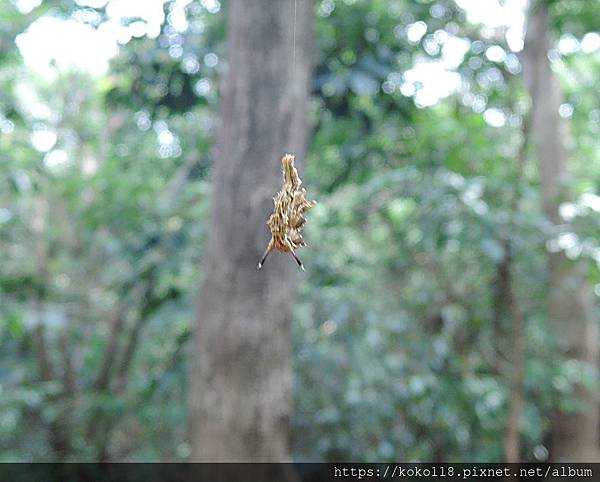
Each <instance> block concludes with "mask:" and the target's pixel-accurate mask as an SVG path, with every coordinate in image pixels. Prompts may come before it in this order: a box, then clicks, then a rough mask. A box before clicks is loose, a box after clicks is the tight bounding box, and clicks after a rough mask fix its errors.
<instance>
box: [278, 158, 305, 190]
mask: <svg viewBox="0 0 600 482" xmlns="http://www.w3.org/2000/svg"><path fill="white" fill-rule="evenodd" d="M295 159H296V157H295V156H294V155H293V154H286V155H285V156H283V158H282V159H281V164H282V165H283V182H284V184H287V185H289V186H291V187H292V188H293V189H297V188H298V187H299V186H300V184H302V181H300V177H299V176H298V171H297V170H296V167H295V166H294V161H295Z"/></svg>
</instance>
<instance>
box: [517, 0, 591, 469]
mask: <svg viewBox="0 0 600 482" xmlns="http://www.w3.org/2000/svg"><path fill="white" fill-rule="evenodd" d="M549 50H550V27H549V14H548V3H547V2H545V1H539V2H535V3H534V4H533V6H532V9H531V12H530V15H529V20H528V25H527V36H526V39H525V52H524V59H523V67H524V75H525V80H526V83H527V88H528V90H529V92H530V95H531V100H532V112H531V117H532V134H533V140H534V141H535V144H536V149H537V155H538V159H539V172H540V177H541V188H542V197H543V206H544V211H545V213H546V215H547V217H548V219H549V220H551V221H552V222H553V223H554V224H560V223H561V221H560V216H559V211H558V209H559V206H560V204H561V202H563V201H565V200H566V199H568V186H567V184H566V181H567V180H568V160H567V153H566V150H565V147H564V145H563V143H562V139H563V136H564V128H565V126H564V125H563V123H562V122H561V118H560V116H559V114H558V109H559V106H560V104H561V102H562V99H561V92H560V86H559V84H558V80H557V79H556V77H555V76H554V75H553V73H552V69H551V66H550V62H549V60H548V51H549ZM548 267H549V274H550V286H549V290H550V291H549V301H550V306H549V316H550V319H551V321H552V323H553V326H552V328H553V330H554V332H555V333H556V336H557V339H558V344H559V348H560V350H561V353H562V354H564V355H565V356H567V357H569V358H571V359H574V360H577V361H579V362H580V363H581V364H582V365H583V366H585V367H586V369H587V370H590V371H591V375H592V377H593V379H594V380H595V379H597V371H598V333H597V325H596V320H595V318H594V298H593V293H592V291H591V288H590V286H589V285H588V284H587V283H586V280H585V276H584V272H583V266H582V265H581V264H580V263H574V262H572V261H569V260H568V259H567V258H566V257H565V256H564V254H563V253H549V254H548ZM576 396H577V397H578V398H579V399H580V400H582V401H583V402H584V403H585V409H584V410H582V411H580V412H578V413H574V414H573V413H564V412H559V413H556V414H555V417H554V420H553V427H552V432H553V433H552V446H551V457H552V459H553V460H556V461H570V462H584V461H586V462H598V461H600V453H599V450H598V440H599V417H598V415H599V411H598V398H597V396H596V395H595V394H594V393H593V392H592V391H590V390H586V389H585V388H584V387H583V386H582V385H578V386H577V387H576Z"/></svg>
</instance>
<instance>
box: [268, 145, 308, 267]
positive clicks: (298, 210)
mask: <svg viewBox="0 0 600 482" xmlns="http://www.w3.org/2000/svg"><path fill="white" fill-rule="evenodd" d="M294 161H295V157H294V156H293V155H292V154H286V155H285V156H283V158H282V159H281V164H282V166H283V187H282V188H281V190H280V191H279V192H278V193H277V194H276V195H275V197H274V198H273V203H274V208H273V214H271V216H270V217H269V220H268V221H267V226H269V229H270V230H271V240H270V241H269V244H268V245H267V249H266V250H265V252H264V254H263V257H262V259H261V260H260V261H259V262H258V266H257V269H261V268H262V267H263V265H264V263H265V260H266V259H267V257H268V256H269V254H271V252H272V251H273V250H274V249H277V250H279V251H282V252H284V253H290V254H291V255H292V256H293V257H294V259H295V260H296V263H298V266H300V268H301V269H302V270H304V265H303V264H302V261H300V259H299V258H298V256H296V250H297V249H299V248H301V247H302V246H306V243H305V242H304V239H303V238H302V234H301V233H300V231H301V230H302V227H303V226H304V224H305V223H306V218H305V217H304V212H305V211H307V210H308V209H311V208H313V207H315V206H316V205H317V202H316V201H308V200H307V199H306V189H304V188H301V186H302V180H301V179H300V176H299V175H298V171H297V170H296V166H294Z"/></svg>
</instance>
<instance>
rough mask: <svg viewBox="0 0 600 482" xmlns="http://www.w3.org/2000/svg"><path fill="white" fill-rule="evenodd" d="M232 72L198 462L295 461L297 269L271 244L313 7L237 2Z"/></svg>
mask: <svg viewBox="0 0 600 482" xmlns="http://www.w3.org/2000/svg"><path fill="white" fill-rule="evenodd" d="M228 29H229V30H228V41H229V70H228V72H227V74H226V77H225V79H224V85H223V100H222V112H221V122H222V123H221V126H220V131H219V135H218V139H217V145H216V150H215V159H214V165H215V168H214V169H215V170H214V178H213V192H212V207H211V215H210V234H209V238H208V245H207V248H206V252H205V253H204V265H203V277H204V281H203V284H202V289H201V291H200V299H199V311H198V321H197V325H196V327H195V350H194V360H193V366H192V373H191V377H192V380H191V395H190V420H191V424H190V429H191V431H190V438H191V444H192V456H191V459H192V460H193V461H204V462H208V461H211V462H213V461H237V462H242V461H253V462H256V461H285V460H288V458H289V442H288V439H289V420H290V414H291V404H292V393H291V390H292V383H291V376H292V373H291V360H290V357H291V322H292V308H293V301H294V289H295V283H294V278H295V272H296V271H297V269H298V268H297V266H296V264H295V263H294V261H293V260H292V259H291V258H289V256H284V255H281V254H275V255H273V256H272V257H271V258H269V260H268V262H267V264H266V265H265V268H263V270H262V271H257V269H256V264H257V262H258V260H259V258H260V255H261V254H262V252H263V250H264V249H265V246H266V245H267V242H268V241H269V232H268V230H267V227H266V225H265V223H266V221H267V218H268V216H269V214H270V212H271V210H272V206H273V200H272V196H273V195H274V194H275V192H276V191H277V190H278V189H279V187H280V184H281V162H280V160H281V157H282V155H283V154H284V153H285V152H288V151H292V152H295V153H296V154H297V160H298V161H300V162H302V160H303V158H304V155H305V148H306V141H307V137H308V125H307V120H306V111H307V102H308V93H309V89H308V87H309V79H310V63H311V62H310V60H311V36H312V31H311V30H312V0H298V4H297V41H296V47H297V53H296V68H295V72H293V69H292V67H293V66H292V59H293V54H292V46H293V31H294V2H293V0H286V1H283V0H277V1H273V0H232V1H231V2H230V3H229V26H228Z"/></svg>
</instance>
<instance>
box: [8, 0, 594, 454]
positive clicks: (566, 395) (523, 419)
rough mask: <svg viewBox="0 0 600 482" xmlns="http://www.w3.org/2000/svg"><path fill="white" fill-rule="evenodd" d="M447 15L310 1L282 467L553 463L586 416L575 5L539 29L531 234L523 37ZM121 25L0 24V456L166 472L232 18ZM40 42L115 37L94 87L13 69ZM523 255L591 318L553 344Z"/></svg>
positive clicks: (582, 159)
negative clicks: (301, 197) (290, 400)
mask: <svg viewBox="0 0 600 482" xmlns="http://www.w3.org/2000/svg"><path fill="white" fill-rule="evenodd" d="M299 1H302V0H299ZM129 3H131V4H133V3H135V2H129ZM472 3H473V2H468V1H466V0H463V1H456V2H454V1H452V0H418V1H416V0H415V1H409V0H316V1H315V5H314V12H313V21H314V35H313V36H312V38H313V43H314V48H313V56H312V57H313V61H314V67H313V69H314V73H313V76H312V80H311V90H312V93H311V97H310V101H309V106H308V111H309V119H310V126H311V133H312V134H311V137H310V141H309V148H308V154H307V156H306V161H305V163H304V165H305V168H304V181H305V184H306V186H307V188H308V190H309V194H310V197H311V198H314V199H317V200H318V201H319V205H318V206H317V207H316V208H315V209H314V210H312V211H311V212H310V213H309V214H310V216H309V223H308V224H307V228H306V231H307V234H306V238H307V240H308V242H309V245H310V247H309V248H307V249H305V250H303V251H302V252H301V257H302V259H303V261H304V263H305V265H306V266H307V273H306V274H304V273H302V274H301V275H298V282H299V284H298V296H297V299H296V302H295V304H294V322H293V330H292V331H293V357H292V365H293V373H294V392H293V393H294V404H293V407H294V409H293V416H292V428H291V438H292V456H293V457H294V458H295V459H297V460H302V461H305V460H307V461H322V460H325V461H326V460H353V461H382V460H403V461H409V460H410V461H431V460H435V461H465V462H477V461H501V460H505V459H509V460H510V459H511V457H514V450H515V447H516V454H517V458H518V459H522V460H528V461H544V460H547V459H548V458H549V457H550V456H551V455H552V454H554V453H561V452H560V448H557V446H556V444H557V442H556V440H557V439H556V437H555V436H554V435H555V429H556V426H560V423H561V422H560V420H561V418H562V419H563V420H565V419H566V420H567V422H569V421H570V422H569V423H575V425H574V426H575V429H581V428H582V426H583V425H581V424H582V423H584V424H585V423H592V427H593V423H594V420H596V421H597V416H598V413H600V410H599V406H598V403H597V398H595V397H596V395H595V393H597V388H598V387H597V385H598V379H597V364H598V358H597V346H598V335H597V331H594V330H597V323H598V322H597V320H598V302H597V300H598V296H600V270H599V267H600V245H599V242H598V239H599V236H600V196H599V195H598V190H599V188H600V155H599V153H600V143H599V142H600V141H599V138H600V136H599V134H600V99H599V97H598V82H597V79H598V78H599V77H600V35H599V34H598V31H600V24H599V23H598V22H599V20H598V19H599V17H598V15H597V13H598V11H599V9H600V4H599V3H598V2H597V1H596V0H554V1H544V2H539V5H540V6H538V8H539V9H542V10H543V11H545V12H548V15H549V17H548V18H549V19H550V22H549V24H548V25H549V28H550V30H549V31H550V34H551V42H552V43H551V48H550V50H549V51H548V52H546V53H547V56H544V58H545V59H546V60H547V62H548V65H549V66H551V72H552V75H553V76H554V77H553V78H554V79H558V80H559V83H560V89H561V90H562V92H563V94H564V95H563V99H562V100H561V102H560V106H559V108H558V113H559V114H560V115H559V116H556V117H557V119H559V122H560V123H563V125H564V126H565V127H566V129H564V131H560V132H561V134H560V136H559V137H558V139H559V141H560V143H561V144H562V145H564V146H565V147H566V151H567V156H568V162H569V171H570V175H569V176H567V177H561V178H560V179H559V180H558V181H557V182H558V184H560V186H561V189H564V190H565V191H566V192H568V195H565V196H564V197H562V198H561V199H560V202H558V201H557V204H556V206H557V212H558V214H559V216H553V215H552V212H551V211H552V206H551V207H550V209H549V208H548V203H547V202H545V201H544V200H545V199H547V198H548V196H547V195H546V194H545V193H544V183H543V182H541V180H540V179H541V177H540V172H542V171H543V168H542V167H540V166H542V165H543V162H544V159H543V158H541V157H540V149H538V148H537V147H536V143H537V141H536V139H539V138H540V137H539V136H538V137H536V135H535V133H536V129H539V126H540V125H541V126H544V125H546V124H548V125H550V123H551V119H549V118H547V117H545V118H542V121H541V122H539V119H538V122H537V124H536V121H535V119H533V118H532V117H535V116H534V115H533V114H531V112H532V105H533V103H532V97H533V95H530V93H531V90H529V91H528V90H527V88H526V84H525V83H524V81H523V70H526V69H527V66H526V65H524V63H525V62H527V60H526V59H527V57H525V56H524V54H523V51H522V48H523V43H522V42H523V36H522V34H521V31H520V27H523V26H524V25H523V24H524V22H520V24H519V21H518V17H517V20H516V23H513V24H510V25H509V24H506V25H505V24H502V22H500V21H499V24H498V25H491V24H490V23H489V20H486V19H485V18H477V17H476V16H475V15H474V14H473V12H476V11H481V6H480V7H479V8H477V7H473V6H472ZM483 3H485V4H486V5H487V4H489V5H490V7H489V8H492V4H493V5H494V6H495V5H501V6H502V5H504V7H506V8H508V7H507V5H509V4H510V5H512V4H514V3H515V2H514V0H513V1H512V2H500V4H498V3H497V2H496V1H495V0H489V2H481V4H483ZM517 3H518V4H519V5H521V6H522V5H523V2H517ZM124 4H127V2H123V1H117V0H111V1H110V2H108V3H107V2H106V1H100V0H77V1H72V0H44V1H43V2H42V1H34V0H32V1H23V0H19V1H17V0H10V1H8V2H3V3H2V4H1V5H0V153H1V155H0V460H1V461H34V460H35V461H41V460H114V461H123V460H136V461H165V460H166V461H178V460H187V459H188V458H189V457H190V454H191V453H192V446H193V444H194V443H195V442H194V440H193V439H192V438H190V436H189V432H188V425H189V424H188V422H189V419H188V415H187V414H188V394H189V390H188V387H189V384H190V377H191V376H193V375H192V374H191V373H190V366H191V363H192V359H193V358H194V357H196V356H197V350H196V347H195V345H194V343H193V342H192V337H191V332H192V329H193V326H194V323H195V322H196V318H198V313H197V309H196V305H197V298H198V291H199V287H200V286H201V280H202V279H203V278H204V273H203V266H206V264H202V261H203V254H204V252H205V245H206V240H207V237H208V235H209V232H210V229H211V228H210V223H209V201H211V202H213V203H218V202H220V201H221V200H219V199H212V200H211V199H210V192H211V191H210V188H211V179H212V176H211V174H212V172H213V147H214V143H215V139H216V133H217V131H218V130H219V128H220V127H221V126H220V121H219V116H218V114H219V105H220V99H221V96H220V93H219V89H218V86H219V82H221V79H222V77H223V75H224V74H225V72H226V71H227V67H228V57H227V55H228V51H227V49H226V45H227V42H226V40H227V28H226V19H227V17H228V13H229V7H230V5H229V2H226V1H223V2H222V3H219V1H218V0H167V1H164V2H148V3H147V4H146V7H144V8H142V9H141V11H143V12H147V13H148V15H147V16H144V15H142V14H141V13H139V12H140V9H138V10H137V11H136V13H134V14H129V13H128V11H127V9H126V8H124V7H123V5H124ZM153 12H154V13H153ZM531 12H532V10H530V13H529V18H531V16H532V15H534V13H531ZM468 13H469V15H467V14H468ZM131 15H132V16H131ZM508 17H510V15H509V16H507V18H508ZM524 18H525V17H524ZM484 20H486V21H484ZM508 20H510V21H511V22H512V21H513V20H514V18H508ZM52 22H62V23H60V24H59V27H58V29H60V28H65V29H67V28H69V29H72V31H73V32H79V33H78V34H77V35H78V36H76V34H75V33H74V34H72V36H71V37H68V38H69V41H68V45H63V46H62V47H60V49H62V50H63V51H65V50H66V51H70V50H69V49H70V48H73V47H72V44H78V43H79V44H80V45H79V48H80V49H81V45H84V46H85V44H86V42H87V41H89V39H92V38H95V37H91V36H92V35H93V34H97V35H105V36H108V37H110V38H113V39H118V42H114V45H113V44H110V42H109V43H108V44H109V45H113V47H114V52H112V53H111V52H109V53H108V54H106V57H107V58H109V59H110V63H109V66H108V68H107V69H103V68H101V67H102V65H101V61H100V60H101V57H102V56H103V55H104V52H103V51H101V50H98V48H95V47H94V44H93V43H90V44H89V45H88V46H87V47H85V48H84V50H86V56H85V58H93V59H96V60H97V61H98V63H97V64H95V63H93V62H91V63H90V64H89V65H83V66H82V62H83V61H79V63H78V62H77V61H65V60H64V58H63V57H61V56H60V55H59V54H56V55H54V54H52V53H50V54H49V58H50V57H52V56H53V55H54V57H55V58H54V60H52V61H48V59H46V60H45V63H43V65H42V64H39V63H38V64H36V63H35V62H34V60H35V55H34V54H31V44H30V43H28V39H29V40H30V39H31V38H32V37H33V34H32V32H35V31H36V29H38V30H39V31H42V32H43V29H42V28H41V27H40V26H42V27H43V26H44V25H46V26H47V25H50V26H51V24H52ZM289 22H290V23H289V28H290V29H291V28H292V24H293V6H292V4H291V3H290V19H289ZM515 25H516V27H515ZM519 25H520V27H519ZM511 27H512V29H511ZM78 28H79V29H80V30H77V29H78ZM56 31H57V30H47V32H56ZM70 31H71V30H69V32H70ZM300 34H302V32H300ZM41 35H43V34H41ZM86 35H90V37H86ZM36 45H39V44H36ZM102 45H104V44H102ZM28 46H29V47H28ZM113 47H111V48H113ZM28 48H29V50H28ZM60 49H59V50H60ZM34 50H35V49H34ZM109 50H110V49H109ZM28 52H29V54H28ZM113 53H114V55H113ZM32 59H34V60H32ZM61 59H62V60H61ZM99 59H100V60H99ZM532 62H533V61H532ZM98 65H100V67H98ZM532 65H533V64H532ZM534 95H535V94H534ZM542 100H543V101H544V102H545V101H546V100H547V99H545V100H544V99H542ZM533 102H535V99H533ZM548 102H550V101H548ZM553 112H555V110H554V111H553ZM550 135H552V134H550ZM231 142H233V140H232V141H231ZM282 154H283V153H282ZM268 162H269V163H270V165H272V169H273V170H274V171H277V170H278V169H279V167H278V166H279V164H278V163H279V160H278V159H277V158H273V159H268ZM235 174H236V175H237V176H246V175H250V174H248V173H245V172H238V173H235ZM240 202H243V200H241V201H240ZM265 220H266V217H265ZM255 228H256V230H263V231H264V233H262V234H261V236H262V235H264V236H265V240H266V233H267V232H266V228H265V227H264V226H262V225H259V226H256V227H255ZM548 253H561V256H563V258H564V259H561V261H560V263H561V266H562V267H563V268H561V269H563V271H561V273H562V274H561V275H560V278H561V280H562V281H561V282H564V283H566V284H568V285H569V283H570V285H569V286H570V287H571V288H572V291H571V294H570V295H569V296H568V299H569V300H571V302H573V303H575V304H577V303H579V305H577V306H582V304H583V305H585V307H587V308H590V309H591V310H592V319H593V321H592V323H591V324H589V323H588V324H587V325H585V326H586V327H587V328H586V329H587V331H585V334H584V335H581V333H582V332H580V331H576V333H578V334H577V335H576V337H575V338H576V339H575V340H574V341H571V342H570V344H567V345H568V346H567V347H566V348H565V349H561V346H562V345H561V343H562V341H563V339H565V337H568V333H569V331H570V330H575V328H573V327H574V326H575V325H577V324H578V323H579V321H578V320H575V319H573V320H566V321H568V322H569V323H567V324H566V325H565V324H564V323H563V325H562V326H563V327H562V328H557V325H556V324H555V323H553V320H552V318H553V315H552V313H553V312H552V306H555V305H556V300H555V302H554V305H553V300H552V296H553V295H552V294H553V293H555V292H556V290H554V288H553V286H554V285H553V284H552V279H554V278H553V273H554V274H556V272H557V271H556V269H555V268H553V266H554V265H553V264H552V261H549V254H548ZM550 259H552V256H550ZM286 261H288V260H286ZM204 262H206V261H205V260H204ZM252 262H255V261H254V258H253V259H252ZM290 263H291V261H290ZM268 267H269V265H267V266H266V267H265V269H267V268H268ZM553 269H554V271H553ZM574 271H576V273H577V276H574V275H572V273H573V272H574ZM205 282H206V280H205ZM592 292H593V293H592ZM587 293H589V295H590V297H588V298H586V296H587ZM573 300H575V301H573ZM577 300H580V301H577ZM581 300H583V301H581ZM586 300H587V301H586ZM586 303H587V304H586ZM563 305H564V303H563ZM588 311H589V309H588ZM572 312H573V313H574V314H573V316H574V317H576V316H579V315H578V314H577V312H576V310H575V311H572ZM199 319H200V322H201V316H200V317H199ZM554 321H556V320H554ZM559 321H560V320H559ZM563 321H564V320H563ZM570 323H572V324H570ZM519 327H520V328H519ZM519 330H520V331H519ZM239 336H240V337H243V336H244V334H243V333H240V334H239ZM578 342H581V343H587V348H585V347H584V348H581V347H579V348H578V347H577V346H576V345H577V343H578ZM581 343H579V345H581ZM590 347H591V348H590ZM580 348H581V349H580ZM582 350H583V351H582ZM585 350H588V351H585ZM590 350H591V351H590ZM594 350H595V351H594ZM584 352H585V353H584ZM582 353H583V354H582ZM590 353H591V355H590ZM594 353H595V355H594ZM588 355H590V356H591V358H590V356H588ZM594 356H596V358H595V361H594ZM590 360H591V361H590ZM590 394H591V395H590ZM515 399H516V400H521V401H522V405H521V406H518V405H517V406H515V405H514V400H515ZM515 410H516V412H515ZM515 413H516V418H515ZM569 417H571V418H569ZM573 417H575V418H573ZM573 420H575V421H576V422H573ZM586 420H587V422H585V421H586ZM511 430H512V431H513V432H515V431H516V434H517V436H516V442H515V438H514V434H513V436H512V438H511V436H509V435H508V434H509V433H511ZM569 436H571V435H569ZM553 437H554V438H553ZM515 443H516V446H515ZM595 443H596V445H595V446H593V447H592V446H589V445H590V443H589V442H586V441H585V440H584V441H581V440H575V441H574V444H575V447H578V448H579V449H580V450H581V452H580V453H586V454H598V446H597V443H598V440H597V439H596V442H595ZM582 444H587V445H586V446H585V447H584V446H583V445H582ZM511 450H512V452H511ZM569 450H571V451H570V452H568V450H567V451H566V452H562V453H563V454H565V453H568V454H569V456H570V457H571V458H574V457H575V454H576V452H573V450H572V449H569ZM511 454H513V455H511ZM590 457H592V458H594V459H595V461H600V457H597V458H596V455H587V456H586V458H588V459H589V458H590Z"/></svg>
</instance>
